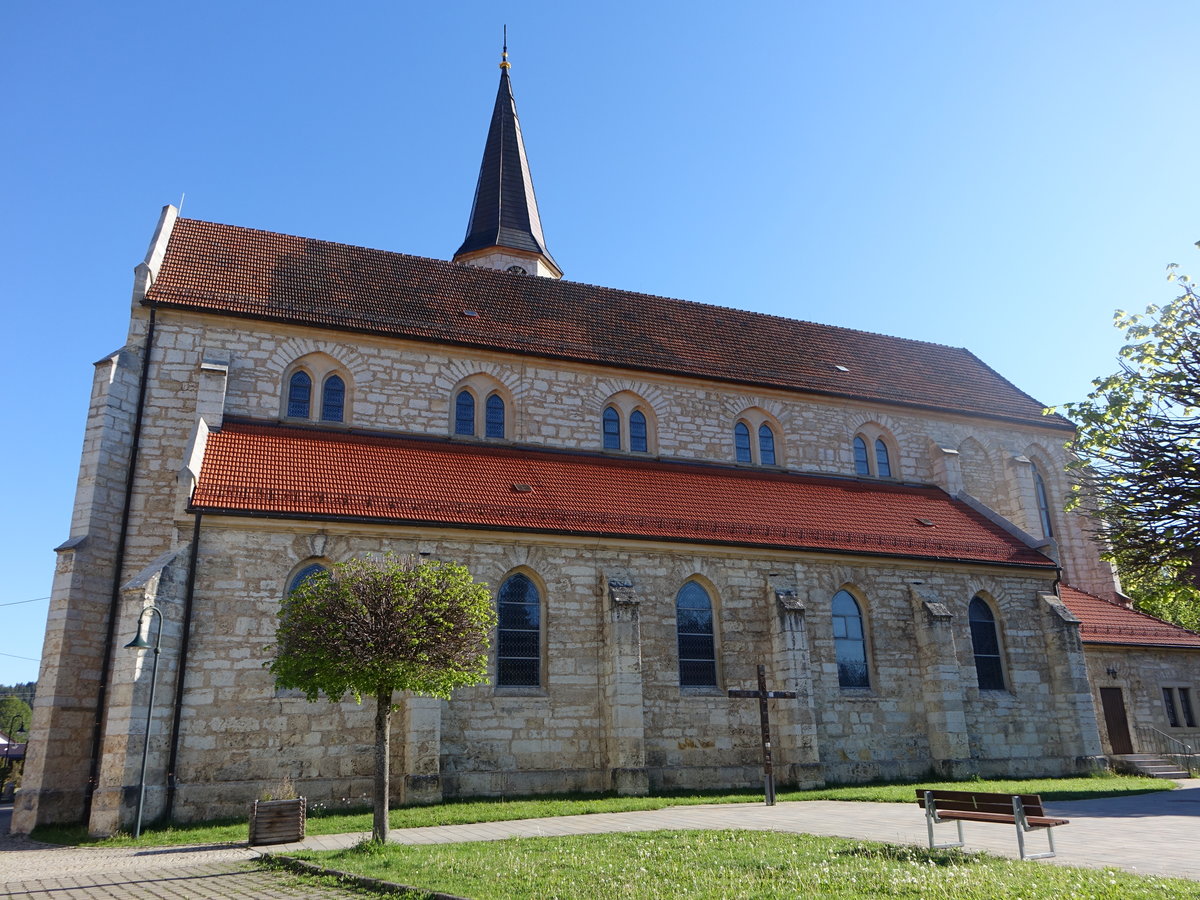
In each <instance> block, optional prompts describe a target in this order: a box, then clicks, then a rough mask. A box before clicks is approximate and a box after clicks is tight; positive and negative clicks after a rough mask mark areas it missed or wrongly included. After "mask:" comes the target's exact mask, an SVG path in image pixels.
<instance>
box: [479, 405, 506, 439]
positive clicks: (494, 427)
mask: <svg viewBox="0 0 1200 900" xmlns="http://www.w3.org/2000/svg"><path fill="white" fill-rule="evenodd" d="M485 412H486V414H487V422H486V428H485V431H484V434H486V435H487V436H488V437H490V438H502V437H504V398H503V397H501V396H500V395H499V394H492V395H491V396H490V397H488V398H487V405H486V406H485Z"/></svg>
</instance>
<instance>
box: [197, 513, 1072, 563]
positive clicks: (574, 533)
mask: <svg viewBox="0 0 1200 900" xmlns="http://www.w3.org/2000/svg"><path fill="white" fill-rule="evenodd" d="M189 511H191V512H195V513H197V514H199V513H205V514H207V515H217V516H233V517H238V518H247V519H285V520H291V521H300V522H355V523H362V524H368V525H391V526H395V527H401V528H403V527H407V528H420V527H429V526H430V525H436V526H437V527H439V528H455V529H461V530H463V531H502V532H510V533H511V532H520V533H523V534H549V535H564V536H569V537H586V538H608V539H615V540H630V541H660V542H663V543H669V544H701V545H704V546H712V547H757V548H761V549H764V550H782V551H786V552H789V553H826V554H832V555H837V556H865V557H869V558H871V559H913V560H921V561H925V562H936V563H948V564H951V565H971V566H996V567H999V568H1004V569H1028V570H1032V571H1036V572H1043V573H1045V574H1047V575H1049V574H1050V572H1052V571H1057V567H1056V566H1055V565H1054V564H1053V563H1052V562H1051V561H1050V560H1049V559H1047V561H1046V564H1038V563H1020V562H1004V561H1002V560H987V559H970V558H968V557H959V556H936V555H929V556H918V555H915V554H906V553H900V552H896V553H886V552H883V551H878V550H843V549H839V548H836V547H809V546H803V545H796V544H773V543H769V542H756V541H730V540H720V539H718V538H696V537H676V536H670V535H666V536H660V535H644V534H631V533H625V532H612V531H584V530H577V529H569V528H529V527H522V526H519V525H517V526H513V525H487V524H476V523H467V524H462V523H458V522H441V521H439V522H429V521H422V520H420V519H389V518H384V517H381V516H338V515H322V514H320V513H281V512H272V511H268V510H254V509H231V508H224V507H213V506H204V507H200V506H190V507H189Z"/></svg>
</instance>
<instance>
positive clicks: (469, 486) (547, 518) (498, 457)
mask: <svg viewBox="0 0 1200 900" xmlns="http://www.w3.org/2000/svg"><path fill="white" fill-rule="evenodd" d="M192 503H193V508H194V509H197V510H200V511H202V512H230V513H242V514H269V515H273V516H280V517H309V516H312V517H324V518H338V519H369V520H375V521H388V522H396V523H398V524H423V525H429V524H437V525H450V526H459V527H479V528H496V529H505V530H510V531H536V532H550V533H571V534H587V535H607V536H614V537H616V536H622V537H633V538H643V539H650V540H673V541H690V542H698V543H706V544H735V545H739V546H763V547H784V548H789V549H815V550H827V551H835V552H849V553H858V554H871V555H885V556H892V557H896V556H900V557H918V558H924V559H954V560H970V561H973V562H982V563H996V564H1003V565H1020V566H1033V567H1041V568H1051V569H1052V568H1053V566H1054V564H1053V563H1052V562H1051V561H1050V560H1048V559H1047V558H1046V557H1044V556H1042V555H1041V554H1039V553H1038V552H1036V551H1035V550H1032V549H1030V548H1029V547H1027V546H1025V545H1024V544H1022V543H1021V542H1020V541H1019V540H1017V539H1016V538H1015V537H1013V536H1012V535H1010V534H1008V533H1007V532H1005V531H1004V530H1002V529H1001V528H999V527H998V526H996V525H994V524H993V523H991V522H989V521H988V520H987V519H985V518H984V517H982V516H980V515H979V514H978V513H976V512H974V511H973V510H971V509H970V508H969V507H967V506H965V505H963V504H961V503H957V502H955V501H954V500H952V499H951V498H950V497H949V496H948V495H947V494H945V493H944V492H942V491H941V490H939V489H937V488H931V487H914V486H906V485H896V484H886V483H883V482H863V481H856V480H853V479H837V478H819V477H811V476H799V475H789V474H784V473H779V472H769V471H765V470H761V469H741V468H734V467H725V466H713V465H701V464H692V463H686V462H683V463H681V462H659V461H655V460H639V459H634V458H630V457H626V456H606V455H603V454H580V453H564V452H559V451H553V450H533V449H528V448H516V447H498V446H494V445H488V444H480V443H475V442H458V441H446V440H423V439H420V438H397V437H389V436H382V435H361V434H347V433H345V432H333V431H321V430H318V429H310V428H298V427H289V426H281V425H259V424H251V423H237V422H234V423H226V425H225V427H224V429H223V430H222V431H220V432H217V433H214V434H212V435H211V436H210V437H209V439H208V445H207V448H206V451H205V454H204V463H203V465H202V467H201V470H200V479H199V483H198V484H197V487H196V491H195V494H194V496H193V499H192ZM921 520H925V521H926V522H930V523H932V525H925V524H922V522H921Z"/></svg>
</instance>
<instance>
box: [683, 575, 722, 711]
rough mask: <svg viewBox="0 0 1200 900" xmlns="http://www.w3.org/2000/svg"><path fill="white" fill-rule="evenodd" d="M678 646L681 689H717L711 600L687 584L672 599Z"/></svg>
mask: <svg viewBox="0 0 1200 900" xmlns="http://www.w3.org/2000/svg"><path fill="white" fill-rule="evenodd" d="M675 627H676V634H677V637H678V643H679V683H680V684H681V685H683V686H684V687H716V684H717V647H716V641H715V639H714V637H713V611H712V599H711V598H710V597H709V596H708V591H706V590H705V589H704V588H702V587H701V586H700V585H698V584H697V583H696V582H694V581H689V582H688V583H687V584H685V585H684V586H683V587H681V588H680V589H679V593H678V594H677V595H676V596H675Z"/></svg>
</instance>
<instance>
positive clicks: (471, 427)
mask: <svg viewBox="0 0 1200 900" xmlns="http://www.w3.org/2000/svg"><path fill="white" fill-rule="evenodd" d="M454 433H455V434H474V433H475V395H474V394H472V393H471V392H470V391H459V392H458V396H457V397H455V398H454Z"/></svg>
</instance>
